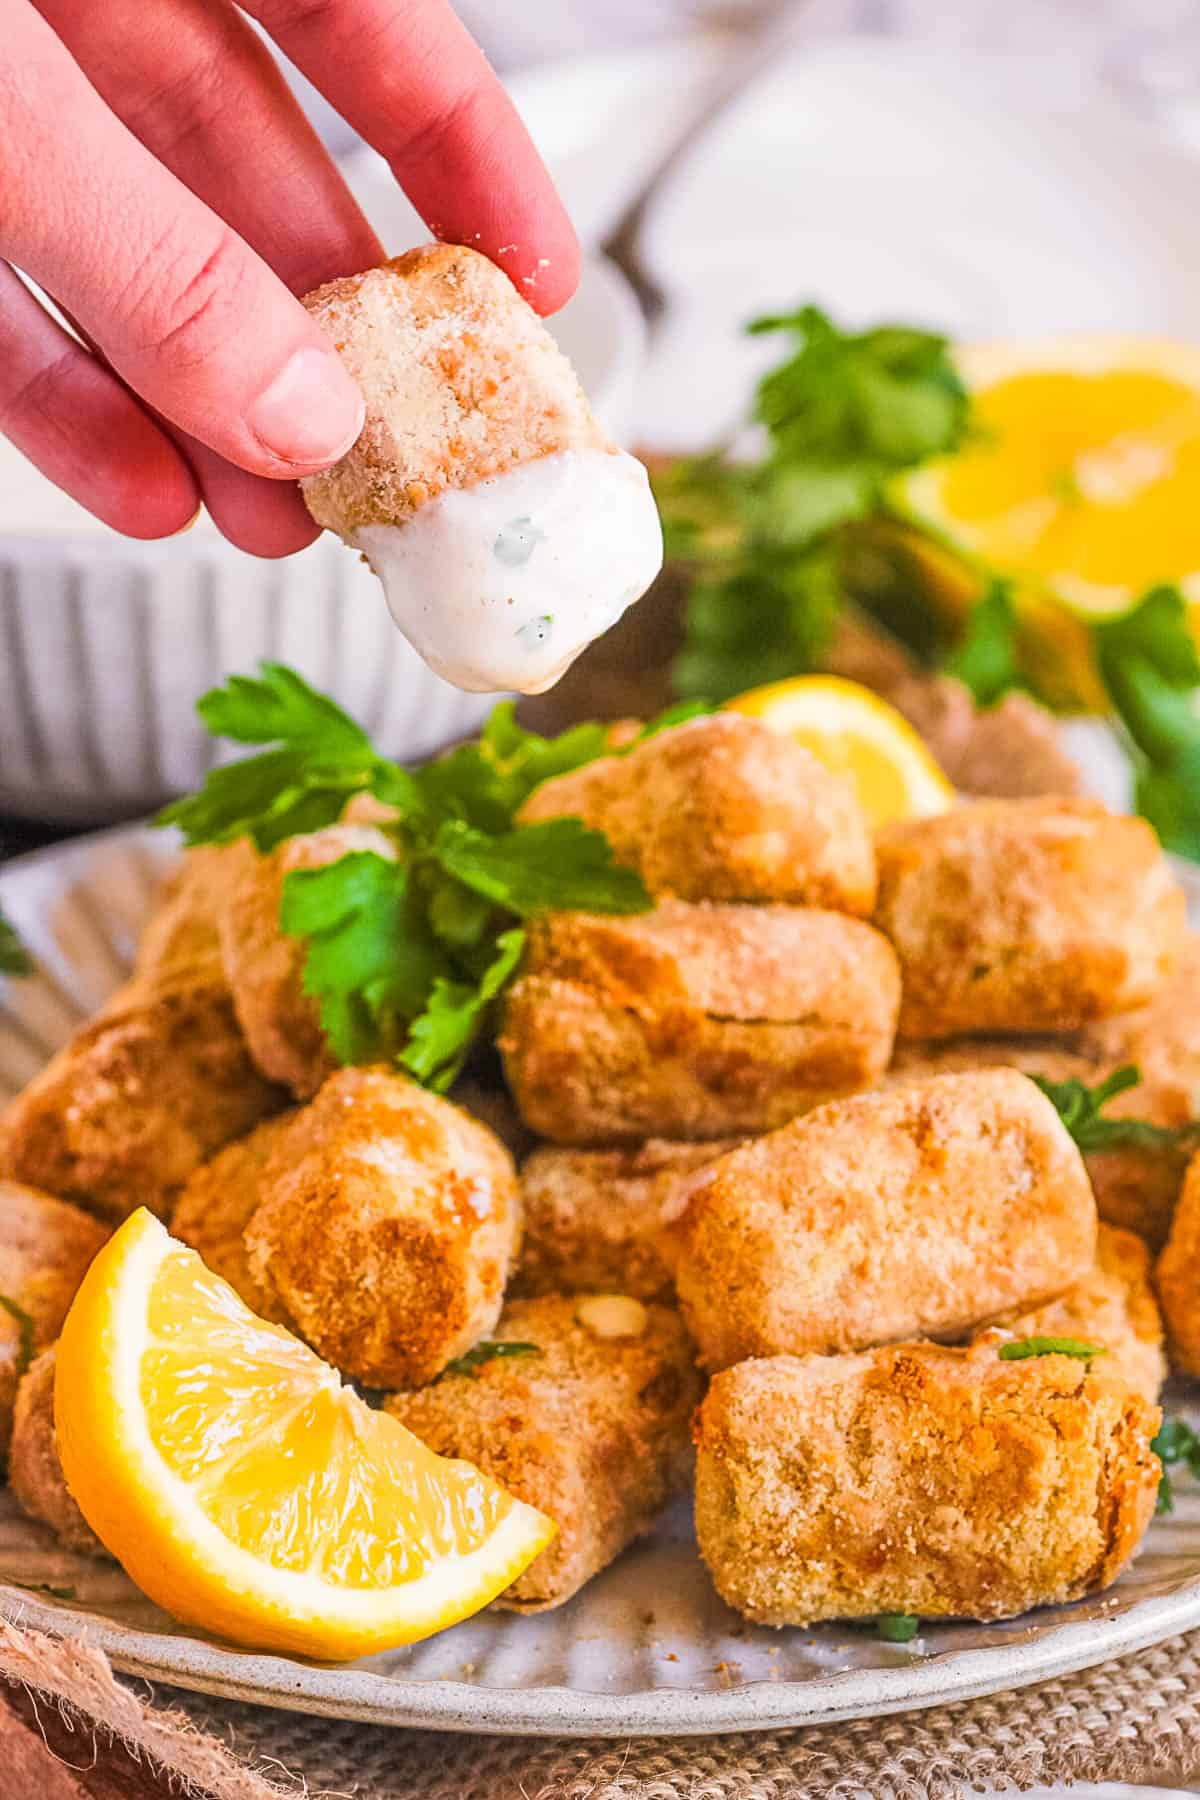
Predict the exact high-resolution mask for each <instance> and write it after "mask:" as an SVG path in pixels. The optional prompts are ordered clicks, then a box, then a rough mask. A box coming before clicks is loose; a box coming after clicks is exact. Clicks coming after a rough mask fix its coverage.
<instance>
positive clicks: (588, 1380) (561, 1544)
mask: <svg viewBox="0 0 1200 1800" xmlns="http://www.w3.org/2000/svg"><path fill="white" fill-rule="evenodd" d="M495 1336H496V1339H497V1340H498V1341H500V1342H514V1343H523V1344H532V1345H534V1346H535V1349H536V1353H531V1354H526V1355H510V1356H504V1357H495V1358H491V1359H489V1360H484V1361H481V1362H480V1363H479V1364H478V1366H477V1367H475V1368H474V1370H473V1371H472V1372H470V1373H463V1374H458V1373H453V1372H451V1373H447V1374H445V1375H443V1376H442V1378H441V1380H440V1381H437V1382H435V1383H434V1385H433V1386H432V1387H427V1388H423V1389H421V1390H420V1391H419V1392H418V1393H411V1394H392V1395H389V1397H388V1399H387V1400H386V1401H385V1402H384V1405H385V1407H386V1409H387V1411H388V1412H390V1413H392V1414H393V1416H394V1417H395V1418H397V1419H399V1420H400V1422H401V1424H402V1425H407V1426H408V1429H409V1430H410V1431H412V1432H415V1433H416V1435H417V1437H419V1438H420V1439H421V1440H422V1442H423V1443H426V1444H428V1445H429V1447H430V1449H431V1450H436V1451H437V1452H438V1453H439V1454H440V1455H442V1456H453V1457H463V1458H465V1459H466V1460H467V1461H468V1462H471V1463H474V1464H475V1465H476V1466H477V1467H478V1468H480V1469H482V1470H483V1472H484V1474H485V1475H490V1476H491V1477H492V1478H493V1480H495V1481H499V1482H500V1483H502V1485H503V1486H504V1487H506V1488H507V1489H508V1490H509V1492H510V1493H513V1494H515V1495H516V1496H517V1498H518V1499H520V1500H525V1501H528V1502H529V1504H530V1505H531V1506H536V1507H538V1508H540V1510H541V1511H542V1512H544V1513H547V1514H548V1515H549V1516H550V1518H552V1519H553V1520H554V1522H555V1524H556V1525H557V1526H558V1536H557V1537H556V1538H555V1539H554V1541H553V1543H551V1544H550V1545H549V1546H548V1548H547V1549H545V1550H543V1551H542V1553H541V1555H540V1556H539V1557H537V1558H536V1559H535V1560H534V1561H533V1562H532V1563H531V1564H530V1566H529V1567H528V1569H526V1571H525V1573H524V1574H523V1575H522V1576H521V1577H520V1578H519V1579H518V1580H517V1581H515V1582H514V1583H513V1585H512V1586H511V1587H510V1588H508V1589H507V1590H506V1591H505V1593H504V1594H503V1595H502V1596H501V1598H500V1599H499V1600H498V1601H497V1602H496V1604H497V1605H498V1606H501V1607H505V1608H507V1609H511V1610H512V1611H516V1612H542V1611H544V1610H545V1609H546V1608H547V1607H551V1606H561V1605H562V1603H563V1601H564V1600H569V1599H570V1598H571V1595H572V1594H575V1593H577V1592H578V1591H579V1589H580V1588H581V1587H582V1586H583V1584H584V1582H585V1581H589V1580H590V1579H591V1577H592V1576H593V1575H596V1574H598V1573H599V1571H600V1570H601V1569H603V1568H604V1567H605V1566H606V1564H608V1563H610V1562H612V1560H613V1558H614V1557H615V1556H618V1555H619V1554H620V1552H621V1551H622V1550H623V1549H624V1548H625V1546H626V1545H627V1544H629V1543H632V1541H633V1539H634V1538H637V1537H641V1536H642V1535H643V1534H644V1533H645V1532H647V1531H649V1530H650V1529H651V1527H652V1526H653V1524H654V1522H655V1519H656V1518H657V1517H658V1514H659V1513H660V1512H661V1511H662V1509H663V1507H664V1506H665V1505H666V1503H667V1501H668V1500H669V1499H670V1498H671V1496H672V1494H674V1493H675V1491H676V1490H677V1489H678V1488H680V1487H681V1486H682V1485H683V1484H684V1483H685V1482H686V1480H687V1476H688V1471H689V1469H690V1467H691V1453H690V1447H689V1443H688V1424H689V1421H690V1419H691V1414H692V1409H693V1407H694V1406H695V1404H696V1401H697V1400H698V1399H699V1394H700V1382H699V1377H698V1376H697V1374H696V1370H695V1366H694V1364H693V1361H692V1353H691V1348H690V1346H689V1344H688V1341H687V1336H686V1334H685V1332H684V1329H683V1326H682V1325H681V1324H680V1322H679V1316H678V1314H677V1313H675V1312H672V1311H670V1310H669V1309H668V1308H667V1307H665V1306H643V1304H642V1303H641V1302H640V1301H639V1300H634V1299H630V1298H629V1297H628V1296H626V1295H616V1294H593V1295H582V1294H577V1295H570V1296H567V1295H545V1296H543V1298H541V1299H538V1300H516V1301H514V1302H513V1303H512V1304H511V1305H510V1306H508V1307H506V1308H505V1310H504V1315H503V1317H502V1318H501V1320H500V1323H499V1325H498V1326H497V1328H496V1334H495Z"/></svg>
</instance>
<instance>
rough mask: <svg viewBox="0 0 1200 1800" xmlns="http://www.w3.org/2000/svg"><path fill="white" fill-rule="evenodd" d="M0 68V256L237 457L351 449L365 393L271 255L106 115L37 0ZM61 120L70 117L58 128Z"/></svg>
mask: <svg viewBox="0 0 1200 1800" xmlns="http://www.w3.org/2000/svg"><path fill="white" fill-rule="evenodd" d="M5 23H6V29H7V34H8V41H7V46H6V55H5V58H4V59H3V61H2V62H0V190H2V191H7V192H9V193H13V192H18V193H20V194H21V196H22V204H21V206H20V207H19V208H16V207H11V208H8V209H6V211H5V214H4V216H3V219H2V220H0V250H3V251H5V252H6V253H7V254H9V256H10V257H11V258H12V260H14V261H16V262H18V263H19V264H20V265H21V266H22V267H24V268H27V269H28V270H29V272H30V273H31V274H32V275H33V276H34V277H35V279H37V280H38V281H39V282H41V283H42V284H43V285H44V286H45V287H46V288H47V289H48V290H49V291H50V292H52V293H54V295H55V296H56V298H58V299H60V300H61V301H62V303H63V305H64V306H65V307H66V308H67V309H68V310H69V311H70V312H71V313H72V314H73V315H74V316H75V317H77V318H78V319H79V321H80V323H81V324H82V325H83V327H84V329H85V330H86V331H87V332H88V333H89V335H90V336H91V337H92V338H94V339H95V341H96V342H97V343H98V344H99V346H100V347H101V349H102V350H103V352H104V355H105V357H106V358H107V359H108V361H109V362H111V363H112V365H113V367H114V368H115V369H116V370H117V371H118V373H119V374H120V375H121V376H122V377H123V379H124V380H125V381H126V382H127V383H128V384H129V385H130V386H131V387H132V388H134V389H135V390H136V391H137V392H138V393H139V394H141V395H142V396H143V398H144V399H145V400H146V401H147V402H148V403H149V404H150V405H151V406H152V407H153V408H155V409H156V410H157V411H159V412H161V413H162V414H163V415H164V416H165V417H166V418H168V419H170V420H171V421H172V422H173V423H175V424H176V425H178V426H180V427H181V428H182V429H183V430H185V431H187V432H188V433H190V434H191V435H192V436H194V437H196V438H198V439H199V440H200V441H201V442H202V443H205V444H208V445H209V446H210V447H211V448H213V449H215V450H217V451H218V452H219V453H220V454H221V455H223V456H225V457H227V458H228V459H229V460H230V461H232V462H234V463H236V464H238V466H239V467H242V468H245V469H248V470H250V471H251V472H253V473H256V474H260V475H266V476H272V477H294V476H296V475H298V474H304V473H307V472H309V471H311V470H313V469H316V468H321V467H324V466H326V465H328V464H329V463H330V462H333V461H336V460H337V459H338V457H340V456H341V455H342V454H344V452H345V450H346V449H347V448H348V447H349V445H350V444H351V443H352V442H353V440H354V438H355V437H356V436H357V434H358V431H359V430H360V429H361V424H362V398H361V395H359V393H358V391H357V389H356V388H355V386H354V383H353V382H352V381H351V379H350V377H349V376H348V375H347V373H346V371H345V369H344V368H343V367H342V364H341V362H340V360H339V358H338V356H337V354H336V352H335V350H334V348H333V346H332V345H331V344H330V342H329V340H328V339H327V338H326V337H325V336H324V334H323V333H322V332H321V331H320V329H319V328H318V327H317V326H316V325H315V324H314V323H313V321H312V320H311V319H310V318H309V316H308V314H307V313H306V312H305V311H304V308H303V307H302V306H301V305H300V304H299V302H298V301H297V300H296V299H294V298H293V296H292V295H291V294H289V293H288V291H287V289H286V287H285V286H284V285H283V283H282V282H281V281H280V280H279V279H278V277H277V276H275V275H274V274H273V273H272V272H271V270H270V269H269V268H268V267H267V265H266V263H265V262H263V260H262V259H261V258H260V257H259V256H258V255H257V254H256V253H255V252H254V251H252V250H251V249H250V248H249V246H248V245H247V244H246V243H245V242H244V240H243V239H242V238H240V237H239V236H238V234H237V233H236V232H234V231H233V230H232V229H231V228H230V227H229V226H228V225H227V224H225V223H224V221H222V220H221V219H219V218H218V217H217V215H216V214H215V213H213V212H212V211H210V209H209V208H208V207H206V206H205V205H204V204H203V202H201V201H200V200H199V199H198V198H197V197H196V196H195V195H194V194H192V193H191V192H190V191H189V190H188V189H187V188H186V187H185V186H184V185H183V184H182V183H181V182H180V181H178V180H177V179H176V178H175V177H174V176H173V175H171V174H170V172H169V171H168V170H167V169H165V168H164V167H163V166H162V164H160V163H159V162H158V161H156V159H155V158H154V157H153V156H151V155H150V153H149V151H148V150H146V149H145V147H144V146H143V145H142V144H140V143H139V142H138V141H137V139H136V138H134V136H133V135H132V134H131V133H130V132H129V131H127V130H126V128H125V127H124V126H122V125H121V124H120V122H119V121H118V120H117V119H116V118H115V116H114V115H113V114H112V113H111V112H110V111H109V110H108V108H107V107H106V106H105V105H104V103H103V101H102V100H101V98H100V96H99V94H98V93H97V92H96V90H95V89H94V88H93V87H92V86H91V85H90V84H89V83H88V81H87V80H86V79H85V77H84V76H83V74H82V72H81V71H80V69H79V67H78V65H77V64H76V63H75V62H74V61H73V60H72V59H71V57H70V56H69V55H68V53H67V51H66V49H65V48H64V46H63V45H62V44H61V43H60V42H59V41H58V39H57V38H56V37H55V36H54V34H53V32H52V31H51V30H50V28H49V26H48V24H47V23H46V21H45V20H44V19H42V18H41V17H40V16H39V15H38V14H37V13H35V12H34V11H33V9H32V8H31V7H28V6H25V5H23V4H18V5H17V6H16V8H15V9H14V10H12V11H10V12H9V13H8V14H7V16H6V21H5ZM64 121H65V122H67V123H66V124H64Z"/></svg>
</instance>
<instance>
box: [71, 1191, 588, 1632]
mask: <svg viewBox="0 0 1200 1800" xmlns="http://www.w3.org/2000/svg"><path fill="white" fill-rule="evenodd" d="M55 1424H56V1428H57V1434H58V1443H59V1451H60V1454H61V1457H62V1464H63V1470H64V1472H65V1474H66V1478H67V1484H68V1486H69V1487H70V1490H71V1492H72V1494H73V1495H74V1496H75V1499H76V1500H77V1501H78V1503H79V1506H80V1509H81V1510H82V1512H83V1515H84V1517H85V1518H86V1519H87V1521H88V1523H89V1525H91V1527H92V1529H93V1530H94V1531H95V1533H96V1535H97V1536H98V1537H99V1538H100V1539H101V1541H102V1542H103V1543H104V1544H105V1545H106V1546H107V1547H108V1549H109V1550H111V1551H112V1553H113V1555H114V1556H115V1557H116V1558H117V1559H118V1561H119V1562H120V1563H121V1564H122V1566H123V1567H124V1569H125V1570H126V1572H127V1573H128V1574H129V1575H130V1576H131V1577H132V1578H133V1580H134V1581H135V1582H136V1583H137V1584H138V1586H139V1587H140V1588H141V1589H142V1590H143V1592H145V1593H146V1594H148V1595H149V1596H150V1598H151V1599H152V1600H155V1601H157V1602H158V1604H159V1605H160V1606H163V1607H165V1608H166V1610H167V1611H168V1612H170V1613H173V1614H174V1615H175V1617H176V1618H178V1619H183V1620H186V1621H187V1622H188V1623H190V1624H193V1625H198V1626H200V1627H201V1628H202V1629H203V1630H205V1631H209V1632H212V1633H214V1634H216V1635H218V1636H220V1637H225V1638H231V1639H233V1640H234V1641H235V1642H237V1643H242V1644H248V1645H252V1646H253V1647H254V1648H256V1649H263V1650H282V1651H288V1652H294V1653H298V1654H300V1655H305V1656H317V1657H322V1658H328V1659H331V1660H340V1659H343V1658H347V1657H353V1656H361V1655H365V1654H367V1653H368V1652H370V1651H373V1650H382V1649H386V1648H388V1647H390V1646H392V1645H396V1644H406V1643H411V1642H412V1641H413V1640H414V1639H416V1638H421V1637H427V1636H428V1635H429V1634H430V1633H431V1632H434V1631H439V1630H441V1629H442V1627H443V1626H446V1625H452V1624H454V1623H455V1622H456V1621H457V1620H459V1619H462V1618H465V1617H466V1616H467V1615H468V1614H470V1613H473V1612H476V1611H478V1609H479V1608H480V1607H481V1606H485V1605H486V1604H487V1602H488V1601H489V1600H492V1599H494V1598H495V1596H496V1595H497V1594H498V1593H500V1591H501V1590H502V1589H503V1588H506V1587H507V1586H508V1585H509V1583H510V1582H512V1581H514V1580H515V1579H516V1577H517V1576H518V1575H519V1574H520V1573H521V1571H522V1570H523V1569H525V1568H527V1567H528V1565H529V1564H530V1563H531V1562H532V1561H533V1558H534V1557H535V1556H536V1555H537V1554H538V1552H539V1551H540V1550H542V1549H543V1548H544V1547H545V1545H546V1544H547V1543H549V1541H550V1539H551V1538H552V1537H553V1536H554V1531H555V1527H554V1525H553V1524H552V1522H551V1521H550V1520H549V1519H547V1518H546V1517H545V1516H544V1515H543V1514H541V1513H539V1512H536V1511H535V1510H534V1508H533V1507H530V1506H526V1505H524V1504H523V1503H522V1502H521V1501H519V1500H516V1499H514V1498H513V1496H512V1495H511V1494H508V1493H506V1492H505V1491H504V1489H503V1488H500V1487H498V1486H497V1485H496V1484H495V1482H492V1481H489V1480H488V1479H487V1478H486V1477H485V1476H484V1475H482V1474H481V1473H480V1472H479V1470H478V1469H475V1468H473V1467H472V1466H471V1465H470V1464H469V1463H464V1462H449V1461H447V1460H445V1459H444V1458H442V1457H439V1456H435V1455H434V1454H433V1453H432V1451H430V1450H427V1449H426V1448H425V1446H424V1445H423V1444H422V1443H420V1442H419V1441H418V1439H417V1438H415V1437H413V1436H412V1434H411V1433H410V1432H408V1431H406V1430H405V1429H404V1427H403V1426H402V1425H400V1424H399V1423H398V1421H397V1420H395V1419H392V1418H389V1417H388V1416H387V1414H386V1413H382V1412H373V1411H372V1410H371V1409H370V1408H369V1407H368V1406H367V1405H366V1404H365V1403H364V1402H363V1401H362V1400H361V1399H360V1398H359V1396H358V1395H357V1394H356V1393H354V1392H353V1391H352V1390H351V1389H350V1388H347V1387H345V1386H343V1384H342V1382H341V1379H340V1377H339V1376H338V1374H337V1372H336V1371H335V1370H333V1369H331V1368H330V1367H329V1366H328V1365H327V1364H326V1363H323V1362H322V1361H321V1360H320V1358H319V1357H317V1356H316V1355H314V1354H313V1352H312V1351H311V1350H309V1349H308V1348H307V1347H306V1346H305V1345H303V1344H301V1343H300V1342H299V1341H298V1340H297V1339H296V1338H294V1337H292V1336H291V1334H290V1333H289V1332H287V1331H285V1330H283V1329H282V1328H281V1327H280V1326H277V1325H268V1324H266V1323H265V1322H264V1321H263V1320H262V1319H258V1318H256V1317H255V1316H254V1314H253V1313H252V1312H250V1311H249V1309H248V1308H247V1307H246V1306H244V1305H243V1304H242V1302H241V1301H240V1300H239V1299H238V1297H237V1295H236V1294H235V1293H234V1291H233V1289H232V1288H231V1287H229V1286H228V1285H227V1283H225V1282H224V1281H221V1280H220V1279H219V1277H217V1276H216V1275H213V1274H212V1273H211V1272H210V1271H209V1270H208V1269H206V1268H205V1266H204V1264H203V1263H202V1262H201V1260H200V1258H199V1257H198V1256H197V1255H196V1253H195V1251H193V1250H188V1249H185V1247H184V1246H183V1245H182V1244H180V1243H178V1242H176V1240H175V1239H174V1238H171V1237H169V1236H168V1235H167V1233H166V1231H165V1230H164V1229H163V1227H162V1226H161V1225H160V1224H159V1223H158V1221H157V1220H156V1219H154V1218H152V1217H151V1215H150V1214H149V1213H148V1212H145V1211H140V1212H136V1213H134V1214H133V1215H132V1216H131V1217H130V1218H129V1219H128V1220H127V1221H126V1223H125V1224H124V1225H123V1226H122V1227H121V1229H120V1230H119V1231H118V1232H117V1233H116V1235H115V1236H114V1237H113V1238H112V1239H111V1240H110V1241H109V1243H108V1244H107V1245H106V1246H105V1247H104V1249H102V1250H101V1251H100V1253H99V1255H98V1256H97V1257H96V1259H95V1261H94V1262H93V1263H92V1265H91V1268H90V1269H89V1271H88V1273H87V1275H86V1276H85V1278H84V1281H83V1285H82V1286H81V1287H80V1289H79V1292H78V1294H77V1295H76V1298H75V1301H74V1304H73V1305H72V1307H71V1310H70V1313H69V1314H68V1316H67V1321H66V1324H65V1325H64V1326H63V1332H62V1338H61V1341H60V1343H59V1348H58V1371H57V1377H56V1381H55Z"/></svg>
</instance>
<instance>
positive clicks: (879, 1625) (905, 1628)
mask: <svg viewBox="0 0 1200 1800" xmlns="http://www.w3.org/2000/svg"><path fill="white" fill-rule="evenodd" d="M875 1629H876V1631H877V1632H878V1633H879V1635H880V1637H881V1638H882V1639H883V1641H884V1643H885V1644H911V1643H912V1641H913V1639H914V1638H915V1637H917V1636H919V1634H920V1630H921V1621H920V1619H918V1617H917V1616H916V1614H915V1613H880V1615H879V1617H878V1618H877V1619H876V1621H875Z"/></svg>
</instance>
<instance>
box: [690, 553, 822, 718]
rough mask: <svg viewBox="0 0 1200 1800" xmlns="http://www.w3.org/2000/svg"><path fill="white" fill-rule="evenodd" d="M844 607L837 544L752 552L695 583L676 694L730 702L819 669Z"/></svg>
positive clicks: (691, 593) (691, 594) (692, 590)
mask: <svg viewBox="0 0 1200 1800" xmlns="http://www.w3.org/2000/svg"><path fill="white" fill-rule="evenodd" d="M841 604H842V589H841V581H840V578H839V574H838V560H837V555H836V552H835V550H834V548H833V546H832V545H830V544H827V543H823V542H818V543H817V544H815V545H812V546H810V547H809V548H807V549H804V550H798V551H796V550H792V551H786V552H780V551H776V550H774V549H771V548H767V547H765V546H762V547H757V548H755V549H753V550H751V551H749V552H748V553H747V555H746V557H745V558H744V560H742V561H740V562H737V563H734V564H733V565H732V566H731V567H729V568H728V569H727V570H726V571H725V572H724V573H722V574H720V575H716V574H714V575H710V576H706V577H704V578H703V579H701V580H698V581H697V582H696V583H695V584H694V585H693V587H692V589H691V592H690V594H689V596H688V613H687V636H686V638H685V641H684V646H683V649H682V650H681V651H680V653H679V655H678V656H677V657H676V659H675V663H674V667H673V668H672V671H671V676H672V681H673V683H674V686H675V689H676V691H677V692H678V693H681V694H706V695H708V696H710V697H711V698H712V699H713V700H716V701H721V700H728V699H729V698H730V697H731V696H732V695H734V694H739V693H742V692H744V691H745V689H747V688H751V687H758V686H760V685H761V684H762V683H763V682H767V681H782V680H783V679H784V678H785V677H786V676H788V675H795V674H797V673H803V672H804V671H805V670H808V669H813V668H815V667H816V666H817V664H818V663H819V661H820V659H821V657H822V656H823V655H824V654H825V652H826V650H827V649H828V648H829V645H830V643H831V642H832V639H833V633H834V629H835V627H836V625H837V620H838V614H839V612H840V610H841Z"/></svg>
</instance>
